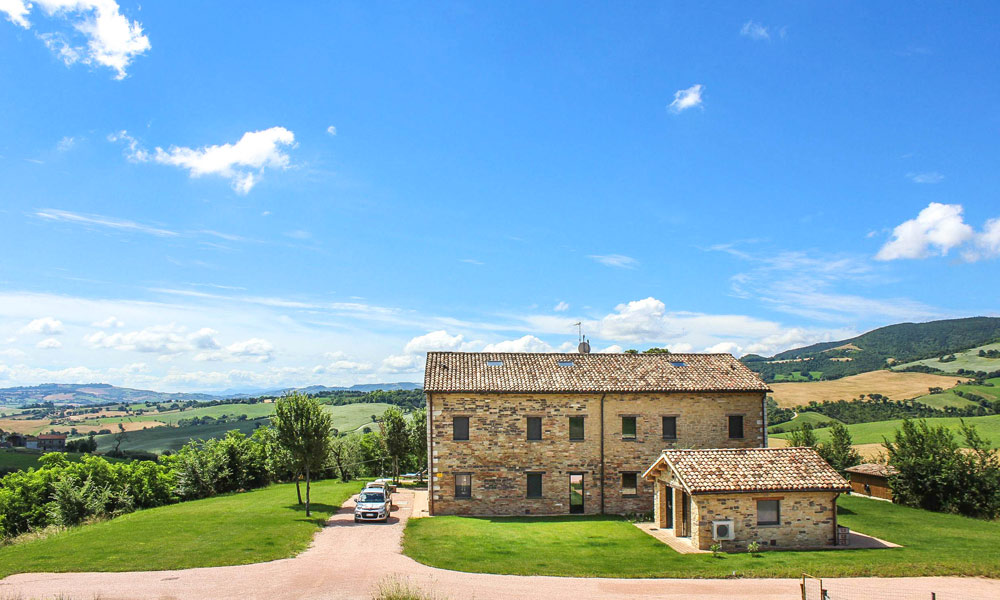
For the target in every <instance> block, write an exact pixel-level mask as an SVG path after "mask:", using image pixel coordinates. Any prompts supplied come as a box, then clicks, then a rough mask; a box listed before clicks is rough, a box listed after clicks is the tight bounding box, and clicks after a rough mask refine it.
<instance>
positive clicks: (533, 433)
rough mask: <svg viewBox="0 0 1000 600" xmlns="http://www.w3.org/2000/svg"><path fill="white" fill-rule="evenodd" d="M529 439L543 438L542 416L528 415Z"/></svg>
mask: <svg viewBox="0 0 1000 600" xmlns="http://www.w3.org/2000/svg"><path fill="white" fill-rule="evenodd" d="M528 439H529V440H540V439H542V418H541V417H528Z"/></svg>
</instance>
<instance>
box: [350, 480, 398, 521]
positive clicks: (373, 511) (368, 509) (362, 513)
mask: <svg viewBox="0 0 1000 600" xmlns="http://www.w3.org/2000/svg"><path fill="white" fill-rule="evenodd" d="M391 512H392V496H391V495H390V494H389V492H388V491H387V490H385V489H384V488H378V487H366V488H365V489H363V490H361V493H360V494H358V502H357V504H355V505H354V522H355V523H357V522H359V521H382V522H385V523H388V522H389V514H390V513H391Z"/></svg>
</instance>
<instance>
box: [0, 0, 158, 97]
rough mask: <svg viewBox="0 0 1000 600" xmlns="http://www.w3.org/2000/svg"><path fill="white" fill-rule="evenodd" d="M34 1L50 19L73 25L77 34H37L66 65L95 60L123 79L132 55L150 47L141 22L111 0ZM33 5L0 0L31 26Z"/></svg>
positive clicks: (14, 16) (13, 18) (2, 9)
mask: <svg viewBox="0 0 1000 600" xmlns="http://www.w3.org/2000/svg"><path fill="white" fill-rule="evenodd" d="M34 4H35V5H38V6H40V7H41V8H42V10H43V11H44V12H45V13H46V14H47V15H48V16H49V17H50V18H52V19H53V20H55V19H60V20H64V21H67V22H69V23H70V24H71V25H72V26H73V30H75V32H76V34H77V35H74V34H73V32H72V31H52V32H43V33H39V34H37V35H38V38H39V39H41V40H42V41H43V42H44V43H45V45H46V46H48V47H49V49H50V50H52V51H53V52H55V53H56V54H57V55H58V56H59V58H61V59H62V60H63V62H65V63H66V64H67V65H72V64H74V63H76V62H82V63H83V64H88V65H90V64H98V65H101V66H105V67H109V68H111V69H114V71H115V72H116V76H115V79H124V78H125V76H126V75H127V73H126V72H125V69H126V68H128V66H129V65H130V64H131V63H132V61H133V60H134V59H135V57H137V56H140V55H142V54H144V53H145V52H146V51H147V50H149V49H150V48H151V46H150V43H149V38H148V37H146V35H145V34H143V32H142V25H140V24H139V22H138V21H130V20H129V19H128V18H127V17H126V16H125V15H123V14H122V13H121V9H120V7H119V6H118V3H117V2H115V1H114V0H35V2H34ZM32 8H33V5H32V3H30V2H24V1H23V0H0V12H3V13H6V15H7V18H8V19H9V20H10V21H11V22H12V23H14V24H16V25H19V26H21V27H23V28H25V29H28V28H30V27H31V23H30V22H29V21H28V15H29V13H30V12H31V9H32ZM81 38H82V39H81ZM84 42H85V44H86V45H83V43H84Z"/></svg>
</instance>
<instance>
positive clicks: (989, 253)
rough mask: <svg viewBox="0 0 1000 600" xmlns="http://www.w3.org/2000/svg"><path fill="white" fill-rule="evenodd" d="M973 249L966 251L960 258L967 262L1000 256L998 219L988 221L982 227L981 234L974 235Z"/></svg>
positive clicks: (999, 225)
mask: <svg viewBox="0 0 1000 600" xmlns="http://www.w3.org/2000/svg"><path fill="white" fill-rule="evenodd" d="M975 244H976V247H975V249H970V250H966V251H965V252H963V253H962V257H963V258H965V260H967V261H969V262H973V261H976V260H980V259H983V258H996V257H998V256H1000V219H990V220H989V221H986V225H984V226H983V231H982V233H978V234H976V237H975Z"/></svg>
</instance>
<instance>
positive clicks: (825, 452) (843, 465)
mask: <svg viewBox="0 0 1000 600" xmlns="http://www.w3.org/2000/svg"><path fill="white" fill-rule="evenodd" d="M853 444H854V440H852V439H851V432H850V431H848V430H847V426H845V425H844V424H843V423H834V424H833V427H831V428H830V441H829V442H823V443H822V444H820V445H819V447H818V448H817V449H816V450H817V451H818V452H819V455H820V456H822V457H823V460H825V461H826V462H828V463H830V466H831V467H833V468H834V469H836V470H837V471H838V472H840V474H841V475H844V476H846V474H847V469H848V468H849V467H853V466H855V465H859V464H861V455H860V454H858V451H857V450H855V449H854V445H853Z"/></svg>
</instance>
